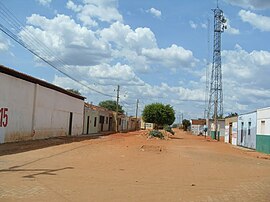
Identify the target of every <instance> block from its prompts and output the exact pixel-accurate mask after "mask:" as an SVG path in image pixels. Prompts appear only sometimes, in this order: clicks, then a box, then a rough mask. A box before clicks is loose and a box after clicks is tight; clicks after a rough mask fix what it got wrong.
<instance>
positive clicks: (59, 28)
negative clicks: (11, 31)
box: [19, 14, 111, 65]
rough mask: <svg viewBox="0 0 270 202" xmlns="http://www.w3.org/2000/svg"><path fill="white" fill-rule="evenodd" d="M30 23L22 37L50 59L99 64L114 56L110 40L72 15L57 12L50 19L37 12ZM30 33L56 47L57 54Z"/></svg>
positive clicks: (77, 63) (79, 63)
mask: <svg viewBox="0 0 270 202" xmlns="http://www.w3.org/2000/svg"><path fill="white" fill-rule="evenodd" d="M27 23H28V24H29V25H28V26H27V27H26V29H25V30H22V31H21V32H20V34H19V35H20V37H21V38H22V39H23V41H24V42H25V43H26V44H28V46H29V47H32V48H33V49H35V50H36V51H37V52H39V54H40V55H41V56H43V57H45V58H46V59H47V60H49V61H53V62H57V61H58V62H59V59H61V60H64V61H65V62H66V63H67V65H95V64H98V63H100V61H101V60H103V61H104V60H106V59H108V58H110V57H111V51H110V46H109V44H107V43H105V42H103V41H101V40H99V38H98V37H97V36H96V34H95V33H94V32H93V31H91V30H89V29H87V28H86V27H82V26H80V25H79V24H76V23H75V21H74V20H73V19H71V18H70V17H69V16H65V15H57V16H56V17H54V18H52V19H47V18H45V17H43V16H40V15H37V14H33V15H32V16H30V17H29V18H27ZM29 33H31V35H33V36H34V38H36V39H39V40H40V41H42V43H44V44H45V45H46V46H47V47H49V48H50V49H51V50H53V54H52V53H51V54H48V52H46V51H44V48H43V47H40V46H39V45H38V43H39V42H37V41H35V40H34V41H33V40H32V39H31V38H29ZM48 55H49V57H48ZM55 56H56V57H55Z"/></svg>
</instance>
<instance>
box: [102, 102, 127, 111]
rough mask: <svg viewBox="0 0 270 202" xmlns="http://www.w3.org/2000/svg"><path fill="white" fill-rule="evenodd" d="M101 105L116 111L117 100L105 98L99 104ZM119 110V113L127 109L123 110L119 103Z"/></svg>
mask: <svg viewBox="0 0 270 202" xmlns="http://www.w3.org/2000/svg"><path fill="white" fill-rule="evenodd" d="M98 105H99V106H100V107H104V108H106V109H108V110H111V111H115V112H116V101H113V100H105V101H102V102H100V103H99V104H98ZM118 112H119V113H122V114H123V113H124V112H125V111H124V110H123V107H122V106H121V105H119V104H118Z"/></svg>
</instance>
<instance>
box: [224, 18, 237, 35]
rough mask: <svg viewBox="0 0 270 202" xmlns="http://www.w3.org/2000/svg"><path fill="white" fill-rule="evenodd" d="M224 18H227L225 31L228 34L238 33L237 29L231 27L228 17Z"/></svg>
mask: <svg viewBox="0 0 270 202" xmlns="http://www.w3.org/2000/svg"><path fill="white" fill-rule="evenodd" d="M226 19H227V22H226V25H227V29H226V31H225V32H226V33H228V34H232V35H237V34H240V31H239V29H236V28H233V27H232V26H231V24H230V19H229V18H227V17H226Z"/></svg>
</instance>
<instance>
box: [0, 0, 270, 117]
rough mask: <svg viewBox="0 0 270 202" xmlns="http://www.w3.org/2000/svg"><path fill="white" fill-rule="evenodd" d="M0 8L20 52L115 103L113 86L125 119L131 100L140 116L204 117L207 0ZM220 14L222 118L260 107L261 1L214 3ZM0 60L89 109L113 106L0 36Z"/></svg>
mask: <svg viewBox="0 0 270 202" xmlns="http://www.w3.org/2000/svg"><path fill="white" fill-rule="evenodd" d="M1 2H2V4H3V5H4V6H5V7H7V8H8V9H9V10H10V11H11V12H12V14H13V15H15V16H16V18H17V19H19V21H20V22H21V24H22V25H21V26H20V28H19V30H15V29H14V27H12V24H9V23H8V22H9V21H7V19H5V17H3V10H2V9H3V6H1V7H0V8H1V11H2V14H1V13H0V15H1V18H0V23H1V24H2V25H4V26H5V27H6V28H7V29H9V30H11V31H12V32H13V33H14V34H16V36H17V37H18V38H19V39H20V40H21V41H23V43H25V44H26V45H27V47H28V48H30V49H31V50H34V51H35V52H37V53H38V54H39V55H40V56H41V57H43V58H45V59H46V60H47V61H49V62H50V63H52V64H53V65H54V66H56V67H57V68H59V69H61V70H62V71H65V72H66V73H67V74H69V75H71V76H72V77H74V78H76V79H77V80H79V81H80V82H82V83H84V84H85V85H87V86H89V87H90V88H92V89H95V90H97V91H100V92H103V93H105V94H108V95H113V96H115V94H116V92H115V89H116V86H117V85H118V84H119V85H120V103H121V104H122V105H123V106H124V109H125V111H127V112H128V114H129V115H134V113H135V102H136V99H139V100H140V105H139V106H140V111H141V110H142V109H143V107H144V105H145V104H149V103H152V102H162V103H166V104H171V105H172V106H173V107H174V109H175V111H176V113H177V115H178V114H179V113H184V118H199V117H203V113H204V107H205V102H204V100H205V72H206V68H207V64H208V62H210V63H211V62H212V46H213V42H212V41H213V12H212V11H211V9H212V8H215V7H216V0H205V1H201V0H181V1H176V0H173V1H165V0H147V1H144V0H137V1H131V0H118V1H117V0H73V1H71V0H25V1H17V0H2V1H1ZM219 7H220V8H221V9H222V10H223V11H224V14H225V16H226V18H227V19H228V22H227V24H228V29H227V30H226V31H225V32H224V34H223V35H222V71H223V92H224V113H225V115H226V114H228V113H230V112H238V113H244V112H248V111H252V110H255V109H256V108H261V107H266V106H269V105H270V82H269V75H270V48H269V42H268V41H269V38H270V1H268V0H219ZM208 22H209V23H208ZM208 27H209V28H210V29H208ZM208 33H210V34H208ZM29 38H31V40H29ZM208 38H210V43H209V44H208V42H207V41H208ZM43 45H45V46H46V47H47V48H44V46H43ZM208 46H209V47H210V49H209V51H208ZM0 61H1V64H3V65H5V66H8V67H11V68H13V69H15V70H18V71H21V72H24V73H27V74H29V75H31V76H34V77H37V78H40V79H44V80H46V81H48V82H51V83H54V84H55V85H59V86H61V87H63V88H74V89H78V90H79V91H80V92H81V93H82V94H83V95H84V96H85V97H87V101H88V102H93V103H94V104H98V103H99V102H100V101H102V100H106V99H115V97H110V96H104V95H101V94H98V93H96V92H94V91H92V90H90V89H89V88H86V87H83V86H81V85H80V84H78V83H76V82H74V81H72V80H70V79H68V78H67V77H65V76H64V75H63V74H61V73H59V72H58V71H56V70H55V69H53V68H52V67H50V66H49V65H47V64H45V63H44V62H42V61H41V60H39V59H37V58H36V57H34V56H33V55H32V54H31V53H30V52H29V51H27V50H26V49H24V48H23V47H21V46H20V45H19V44H17V43H16V42H15V41H13V40H12V39H11V38H9V37H7V36H6V35H5V34H4V33H2V32H1V33H0Z"/></svg>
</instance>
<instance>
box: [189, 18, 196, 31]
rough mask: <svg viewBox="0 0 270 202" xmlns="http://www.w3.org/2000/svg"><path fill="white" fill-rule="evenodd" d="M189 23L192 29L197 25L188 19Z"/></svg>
mask: <svg viewBox="0 0 270 202" xmlns="http://www.w3.org/2000/svg"><path fill="white" fill-rule="evenodd" d="M189 25H190V27H191V28H192V29H197V27H198V25H197V24H196V23H195V22H193V21H192V20H190V21H189Z"/></svg>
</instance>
